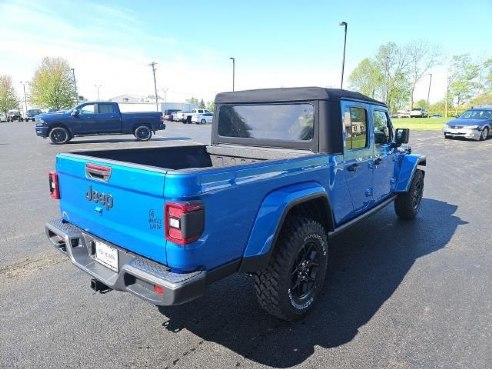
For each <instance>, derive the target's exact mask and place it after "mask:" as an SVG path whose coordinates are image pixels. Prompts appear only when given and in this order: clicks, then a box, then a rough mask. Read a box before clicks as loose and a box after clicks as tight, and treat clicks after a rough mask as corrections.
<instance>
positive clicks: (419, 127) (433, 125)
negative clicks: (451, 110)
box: [391, 118, 452, 131]
mask: <svg viewBox="0 0 492 369" xmlns="http://www.w3.org/2000/svg"><path fill="white" fill-rule="evenodd" d="M451 119H452V118H392V119H391V121H392V122H393V126H394V127H395V128H410V129H413V130H416V131H440V130H441V128H442V127H443V126H444V124H445V123H446V122H448V121H450V120H451Z"/></svg>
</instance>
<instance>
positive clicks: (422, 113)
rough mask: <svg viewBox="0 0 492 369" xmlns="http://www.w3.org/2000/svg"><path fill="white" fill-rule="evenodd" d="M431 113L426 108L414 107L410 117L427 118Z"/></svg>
mask: <svg viewBox="0 0 492 369" xmlns="http://www.w3.org/2000/svg"><path fill="white" fill-rule="evenodd" d="M428 116H429V113H427V110H425V109H424V108H413V109H412V110H410V118H427V117H428Z"/></svg>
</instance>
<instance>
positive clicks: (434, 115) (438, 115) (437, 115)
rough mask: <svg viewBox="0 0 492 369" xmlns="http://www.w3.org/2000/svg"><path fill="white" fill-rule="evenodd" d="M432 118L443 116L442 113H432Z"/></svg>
mask: <svg viewBox="0 0 492 369" xmlns="http://www.w3.org/2000/svg"><path fill="white" fill-rule="evenodd" d="M431 118H442V115H441V114H432V115H431Z"/></svg>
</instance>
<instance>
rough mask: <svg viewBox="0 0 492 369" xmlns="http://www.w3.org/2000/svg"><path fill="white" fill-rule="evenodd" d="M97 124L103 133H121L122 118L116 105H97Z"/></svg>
mask: <svg viewBox="0 0 492 369" xmlns="http://www.w3.org/2000/svg"><path fill="white" fill-rule="evenodd" d="M95 118H96V124H97V126H98V127H99V132H101V133H121V117H120V114H119V112H118V111H117V110H116V106H115V104H105V103H99V104H97V113H96V116H95Z"/></svg>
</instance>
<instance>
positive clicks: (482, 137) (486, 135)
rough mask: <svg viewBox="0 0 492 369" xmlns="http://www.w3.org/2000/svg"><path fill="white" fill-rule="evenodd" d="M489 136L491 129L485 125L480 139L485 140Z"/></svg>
mask: <svg viewBox="0 0 492 369" xmlns="http://www.w3.org/2000/svg"><path fill="white" fill-rule="evenodd" d="M487 137H489V129H488V128H487V127H485V128H484V129H483V130H482V134H481V135H480V141H485V140H486V139H487Z"/></svg>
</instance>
